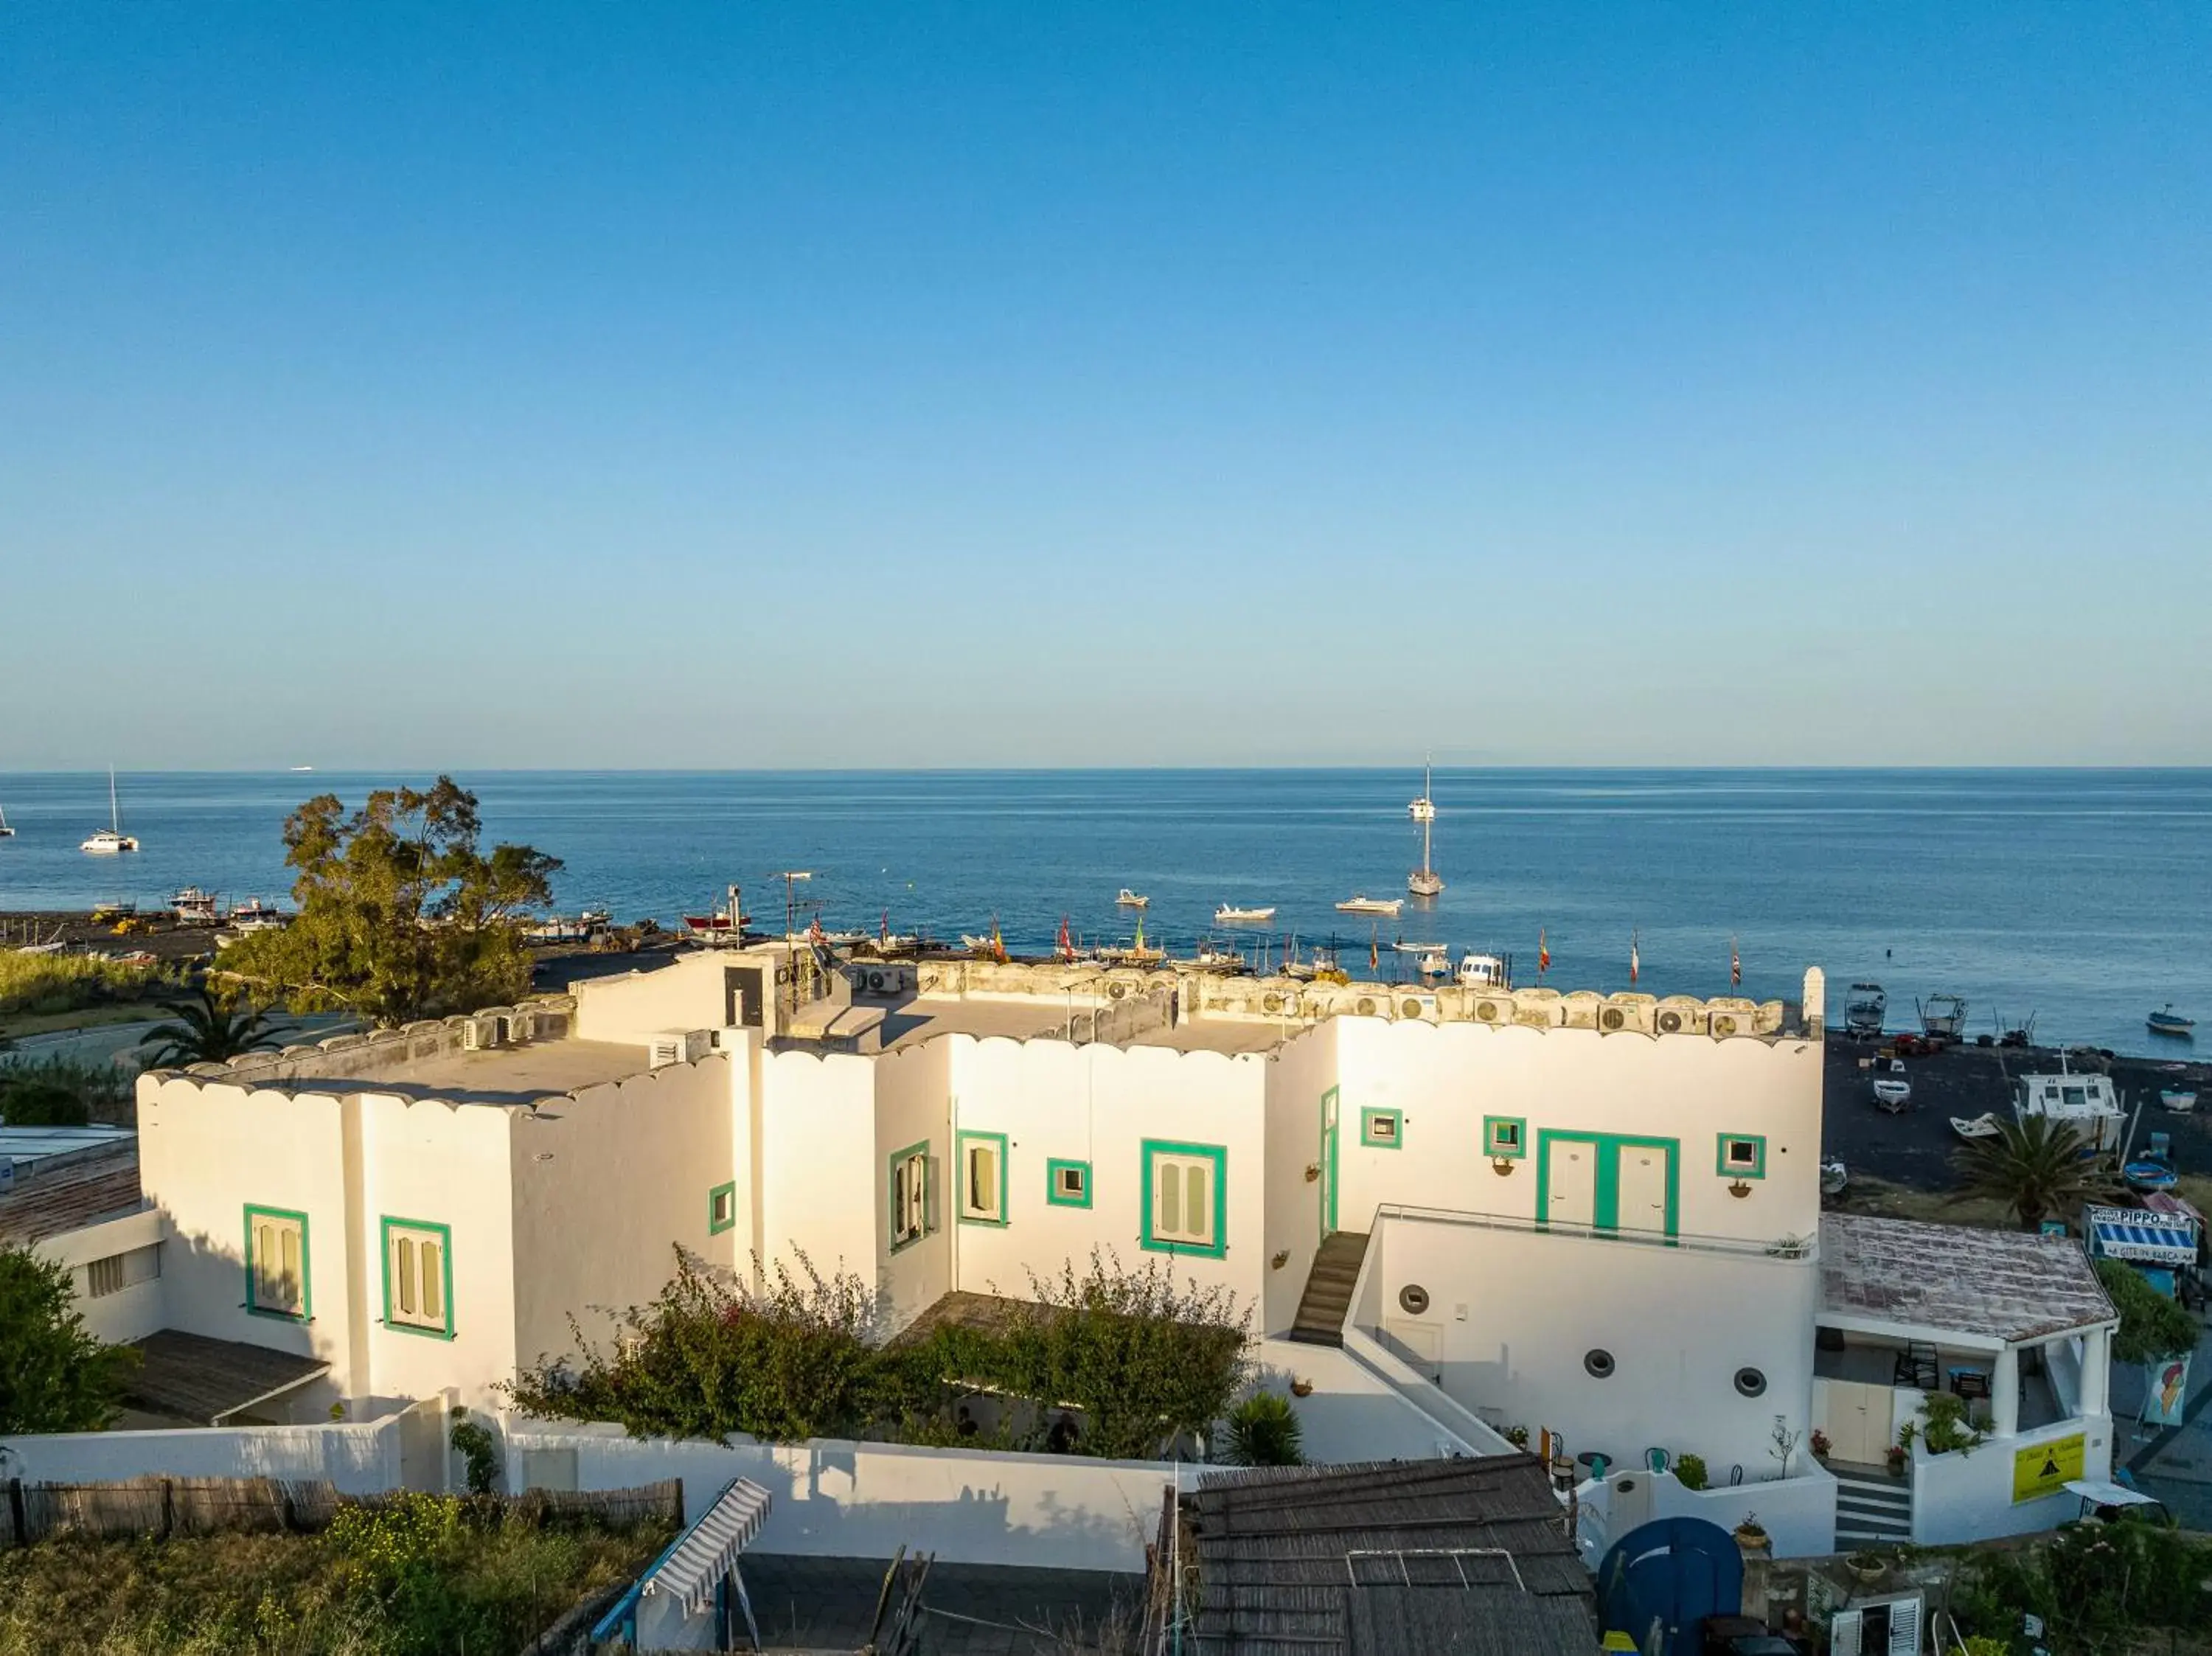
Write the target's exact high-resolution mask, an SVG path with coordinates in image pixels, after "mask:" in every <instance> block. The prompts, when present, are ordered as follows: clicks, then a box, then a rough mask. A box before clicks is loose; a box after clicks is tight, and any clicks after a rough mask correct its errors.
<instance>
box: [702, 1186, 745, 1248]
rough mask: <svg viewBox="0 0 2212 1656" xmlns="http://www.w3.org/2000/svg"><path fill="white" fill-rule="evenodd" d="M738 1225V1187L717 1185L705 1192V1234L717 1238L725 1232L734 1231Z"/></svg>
mask: <svg viewBox="0 0 2212 1656" xmlns="http://www.w3.org/2000/svg"><path fill="white" fill-rule="evenodd" d="M737 1224H738V1187H737V1186H736V1185H735V1184H734V1183H732V1184H727V1185H717V1186H714V1189H712V1190H710V1191H708V1192H707V1234H708V1235H709V1236H719V1235H720V1234H722V1233H723V1232H724V1231H726V1230H734V1229H736V1228H737Z"/></svg>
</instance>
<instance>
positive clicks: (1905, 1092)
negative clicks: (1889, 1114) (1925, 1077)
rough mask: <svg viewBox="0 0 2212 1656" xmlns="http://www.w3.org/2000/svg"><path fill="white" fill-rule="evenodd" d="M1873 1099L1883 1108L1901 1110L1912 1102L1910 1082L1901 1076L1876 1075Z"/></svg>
mask: <svg viewBox="0 0 2212 1656" xmlns="http://www.w3.org/2000/svg"><path fill="white" fill-rule="evenodd" d="M1874 1101H1875V1103H1876V1104H1878V1105H1880V1106H1881V1107H1882V1108H1883V1109H1885V1110H1901V1109H1903V1108H1904V1107H1905V1106H1906V1105H1908V1104H1910V1103H1911V1102H1912V1083H1911V1082H1909V1081H1907V1080H1906V1079H1905V1077H1902V1076H1877V1077H1875V1083H1874Z"/></svg>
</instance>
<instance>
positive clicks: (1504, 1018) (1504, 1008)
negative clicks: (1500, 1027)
mask: <svg viewBox="0 0 2212 1656" xmlns="http://www.w3.org/2000/svg"><path fill="white" fill-rule="evenodd" d="M1473 1010H1474V1021H1475V1022H1477V1023H1510V1022H1513V998H1512V997H1511V996H1510V995H1478V996H1476V997H1475V999H1474V1008H1473Z"/></svg>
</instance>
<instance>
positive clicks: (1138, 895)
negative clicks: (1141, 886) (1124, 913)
mask: <svg viewBox="0 0 2212 1656" xmlns="http://www.w3.org/2000/svg"><path fill="white" fill-rule="evenodd" d="M1114 902H1115V907H1120V908H1150V907H1152V899H1151V898H1150V897H1147V896H1146V895H1144V894H1143V893H1142V892H1137V891H1132V890H1130V889H1129V888H1128V887H1127V886H1123V887H1122V888H1121V890H1120V891H1119V892H1117V893H1116V894H1115V897H1114Z"/></svg>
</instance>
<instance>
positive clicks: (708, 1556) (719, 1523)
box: [638, 1477, 768, 1616]
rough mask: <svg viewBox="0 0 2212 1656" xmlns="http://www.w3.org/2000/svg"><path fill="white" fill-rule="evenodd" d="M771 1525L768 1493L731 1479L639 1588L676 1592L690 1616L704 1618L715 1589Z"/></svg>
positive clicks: (743, 1479)
mask: <svg viewBox="0 0 2212 1656" xmlns="http://www.w3.org/2000/svg"><path fill="white" fill-rule="evenodd" d="M767 1521H768V1491H767V1490H766V1489H763V1488H761V1486H760V1485H759V1484H757V1483H754V1482H753V1481H752V1480H751V1479H750V1478H747V1477H733V1478H732V1479H731V1480H730V1481H729V1483H727V1484H726V1485H725V1486H724V1487H723V1489H722V1493H721V1494H720V1495H716V1496H715V1497H714V1505H713V1506H711V1507H708V1508H707V1510H706V1511H705V1512H703V1513H701V1514H700V1515H699V1521H698V1522H697V1523H696V1524H694V1525H693V1526H691V1527H690V1529H688V1530H686V1531H685V1532H684V1533H683V1535H681V1536H680V1537H678V1539H677V1542H676V1544H675V1545H674V1546H672V1547H671V1548H670V1549H669V1550H667V1552H665V1554H663V1555H662V1556H661V1560H660V1562H659V1563H657V1564H655V1565H654V1566H653V1569H652V1571H651V1572H650V1573H649V1574H647V1576H646V1578H645V1580H643V1581H641V1582H640V1583H639V1584H638V1585H639V1588H640V1591H641V1592H665V1593H671V1594H672V1595H674V1596H675V1598H677V1599H678V1601H679V1602H681V1603H682V1604H683V1606H684V1610H685V1611H688V1612H689V1613H690V1614H691V1615H694V1616H697V1615H700V1614H701V1613H702V1612H703V1611H706V1610H708V1608H709V1607H711V1606H712V1605H713V1604H714V1588H715V1586H716V1585H717V1584H718V1583H720V1581H721V1580H722V1578H723V1577H725V1576H726V1575H727V1574H729V1573H730V1571H731V1569H732V1568H734V1567H735V1565H736V1564H737V1562H738V1554H739V1553H741V1552H743V1551H744V1550H745V1548H746V1546H747V1545H748V1544H750V1542H751V1541H752V1538H754V1537H755V1536H757V1535H758V1534H759V1533H760V1532H761V1526H762V1525H763V1524H764V1523H766V1522H767Z"/></svg>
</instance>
